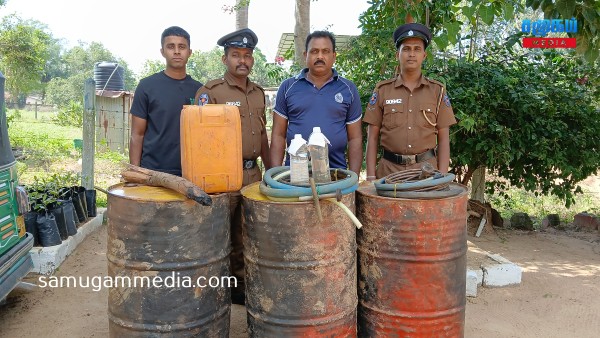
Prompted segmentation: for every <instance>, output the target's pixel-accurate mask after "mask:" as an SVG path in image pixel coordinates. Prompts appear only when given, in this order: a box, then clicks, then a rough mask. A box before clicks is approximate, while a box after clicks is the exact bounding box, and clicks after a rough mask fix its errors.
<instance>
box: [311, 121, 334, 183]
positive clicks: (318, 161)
mask: <svg viewBox="0 0 600 338" xmlns="http://www.w3.org/2000/svg"><path fill="white" fill-rule="evenodd" d="M328 144H329V140H328V139H327V137H325V135H324V134H323V133H322V132H321V128H320V127H314V128H313V132H312V134H310V136H309V137H308V151H309V152H310V163H311V165H312V177H313V178H314V180H315V183H327V182H331V175H330V174H329V149H328Z"/></svg>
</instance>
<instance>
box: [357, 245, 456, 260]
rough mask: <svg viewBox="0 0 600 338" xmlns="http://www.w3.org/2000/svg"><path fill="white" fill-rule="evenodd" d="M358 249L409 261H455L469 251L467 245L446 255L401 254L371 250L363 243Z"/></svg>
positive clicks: (388, 257) (372, 254)
mask: <svg viewBox="0 0 600 338" xmlns="http://www.w3.org/2000/svg"><path fill="white" fill-rule="evenodd" d="M357 249H358V251H359V252H360V253H366V254H368V255H370V256H373V257H375V258H383V259H387V260H396V259H400V260H402V261H407V262H430V263H434V262H444V261H453V260H455V259H457V258H459V257H462V256H463V255H465V254H466V253H467V247H464V248H461V249H460V251H455V252H451V253H448V254H444V255H436V256H434V257H426V256H415V255H401V254H398V253H393V254H385V253H382V252H381V251H380V250H378V251H379V252H378V253H376V251H375V250H369V249H367V248H364V247H363V246H361V245H359V246H358V248H357Z"/></svg>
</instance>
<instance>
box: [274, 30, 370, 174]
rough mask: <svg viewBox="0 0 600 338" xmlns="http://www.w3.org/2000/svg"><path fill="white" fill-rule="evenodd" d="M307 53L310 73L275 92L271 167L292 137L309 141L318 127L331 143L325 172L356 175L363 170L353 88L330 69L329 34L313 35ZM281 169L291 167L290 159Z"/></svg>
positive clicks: (331, 46)
mask: <svg viewBox="0 0 600 338" xmlns="http://www.w3.org/2000/svg"><path fill="white" fill-rule="evenodd" d="M305 48H306V50H305V51H304V56H305V58H306V65H307V67H308V68H305V69H303V70H302V71H301V72H300V74H298V75H296V76H295V77H293V78H289V79H287V80H285V81H284V82H283V83H282V84H281V86H279V90H278V91H277V100H276V101H275V109H274V112H275V114H273V130H272V132H271V165H272V166H273V167H276V166H280V165H282V163H283V158H284V150H285V148H286V145H287V146H289V143H290V141H291V140H292V139H293V138H294V134H302V137H303V138H304V139H308V137H309V136H310V134H311V133H312V130H313V127H321V131H322V132H323V134H325V136H326V137H327V138H328V139H329V142H330V143H331V145H330V147H329V166H330V167H331V168H344V169H345V168H349V169H350V170H352V171H354V172H355V173H357V174H358V173H359V172H360V168H361V164H362V128H361V123H360V122H361V115H362V108H361V104H360V97H359V95H358V90H357V89H356V85H354V83H352V82H351V81H349V80H347V79H344V78H343V77H341V76H339V75H338V74H337V72H336V71H335V69H333V68H332V67H333V64H334V63H335V56H336V53H335V38H334V36H333V34H331V33H330V32H326V31H315V32H313V33H311V34H310V35H308V37H307V38H306V44H305ZM286 139H287V144H286ZM346 146H347V147H348V162H346V156H345V153H346ZM285 164H286V165H289V159H287V160H286V162H285Z"/></svg>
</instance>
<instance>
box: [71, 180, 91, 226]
mask: <svg viewBox="0 0 600 338" xmlns="http://www.w3.org/2000/svg"><path fill="white" fill-rule="evenodd" d="M72 188H73V191H77V194H78V196H79V201H81V207H82V208H83V214H84V215H85V217H86V218H87V214H88V211H87V204H86V201H85V187H82V186H74V187H72ZM82 222H85V219H84V220H83V221H82Z"/></svg>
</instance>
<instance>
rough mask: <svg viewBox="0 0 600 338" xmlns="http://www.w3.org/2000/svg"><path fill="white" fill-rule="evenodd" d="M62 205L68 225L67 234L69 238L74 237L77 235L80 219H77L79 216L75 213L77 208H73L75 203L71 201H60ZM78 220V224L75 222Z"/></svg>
mask: <svg viewBox="0 0 600 338" xmlns="http://www.w3.org/2000/svg"><path fill="white" fill-rule="evenodd" d="M59 202H60V203H62V207H63V210H64V215H65V224H66V225H67V234H68V235H69V236H73V235H75V234H76V233H77V223H78V222H79V219H77V214H76V212H75V208H74V207H73V201H71V200H59ZM75 219H77V222H76V221H75Z"/></svg>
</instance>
